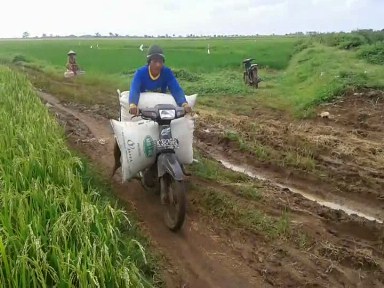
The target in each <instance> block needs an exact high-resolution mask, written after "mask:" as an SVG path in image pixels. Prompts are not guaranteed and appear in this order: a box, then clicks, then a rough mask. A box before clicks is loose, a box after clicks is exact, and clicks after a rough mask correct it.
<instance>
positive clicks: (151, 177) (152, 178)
mask: <svg viewBox="0 0 384 288" xmlns="http://www.w3.org/2000/svg"><path fill="white" fill-rule="evenodd" d="M139 176H140V182H141V186H143V188H144V190H146V191H148V192H152V193H154V194H156V195H159V194H160V183H159V180H158V178H157V166H156V165H153V166H152V167H150V168H148V169H146V170H144V171H141V172H139Z"/></svg>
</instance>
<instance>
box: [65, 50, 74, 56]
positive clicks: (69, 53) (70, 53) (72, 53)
mask: <svg viewBox="0 0 384 288" xmlns="http://www.w3.org/2000/svg"><path fill="white" fill-rule="evenodd" d="M67 55H68V56H69V55H76V52H75V51H73V50H70V51H69V52H68V53H67Z"/></svg>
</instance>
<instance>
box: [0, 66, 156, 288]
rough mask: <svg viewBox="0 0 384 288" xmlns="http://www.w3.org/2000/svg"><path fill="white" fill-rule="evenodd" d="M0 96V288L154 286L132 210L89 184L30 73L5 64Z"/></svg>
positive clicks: (83, 170) (80, 163) (83, 167)
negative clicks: (129, 214)
mask: <svg viewBox="0 0 384 288" xmlns="http://www.w3.org/2000/svg"><path fill="white" fill-rule="evenodd" d="M0 102H1V104H0V121H1V123H2V124H1V125H0V284H1V285H0V286H1V287H28V288H29V287H151V286H152V282H151V280H149V279H150V277H151V275H148V273H144V272H142V271H144V270H147V259H146V255H145V252H144V248H143V246H142V245H141V244H140V243H139V242H138V241H137V240H136V239H135V237H134V236H132V235H133V234H132V235H130V231H133V226H132V225H131V223H130V222H129V219H128V218H127V214H126V212H124V211H123V210H120V209H119V208H118V207H117V206H115V205H111V204H110V202H108V201H106V200H105V199H104V198H103V197H102V196H101V191H100V190H98V188H96V187H93V186H92V185H91V184H89V183H88V184H87V183H84V181H83V177H84V176H85V174H86V173H87V171H86V168H85V166H84V164H83V162H82V161H81V160H80V159H79V158H77V157H75V156H73V155H72V154H71V152H70V151H69V150H68V149H67V148H66V145H65V144H66V143H65V140H64V134H63V131H62V129H61V128H60V127H59V126H58V124H56V123H55V121H54V119H52V118H51V117H50V115H49V114H48V111H47V110H46V108H45V107H44V105H42V104H41V102H40V100H39V98H38V97H37V95H36V93H35V92H34V90H33V87H32V86H31V84H30V83H29V82H28V81H27V79H26V78H25V77H24V76H21V75H19V74H17V73H15V72H12V71H11V70H9V69H7V68H3V67H1V68H0ZM123 230H124V231H127V233H128V234H123V233H122V232H121V231H123Z"/></svg>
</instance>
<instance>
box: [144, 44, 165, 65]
mask: <svg viewBox="0 0 384 288" xmlns="http://www.w3.org/2000/svg"><path fill="white" fill-rule="evenodd" d="M156 58H160V59H162V60H163V62H165V56H164V52H163V49H161V48H160V47H159V46H158V45H152V46H151V47H149V49H148V54H147V62H148V63H149V62H151V60H152V59H156Z"/></svg>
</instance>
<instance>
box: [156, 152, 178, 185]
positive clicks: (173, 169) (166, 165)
mask: <svg viewBox="0 0 384 288" xmlns="http://www.w3.org/2000/svg"><path fill="white" fill-rule="evenodd" d="M157 171H158V176H159V177H163V176H164V175H165V174H166V173H168V174H169V175H171V177H173V179H175V180H176V181H182V180H183V179H184V173H183V170H182V169H181V166H180V163H179V161H178V160H177V158H176V154H175V153H164V154H160V155H159V157H158V158H157Z"/></svg>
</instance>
